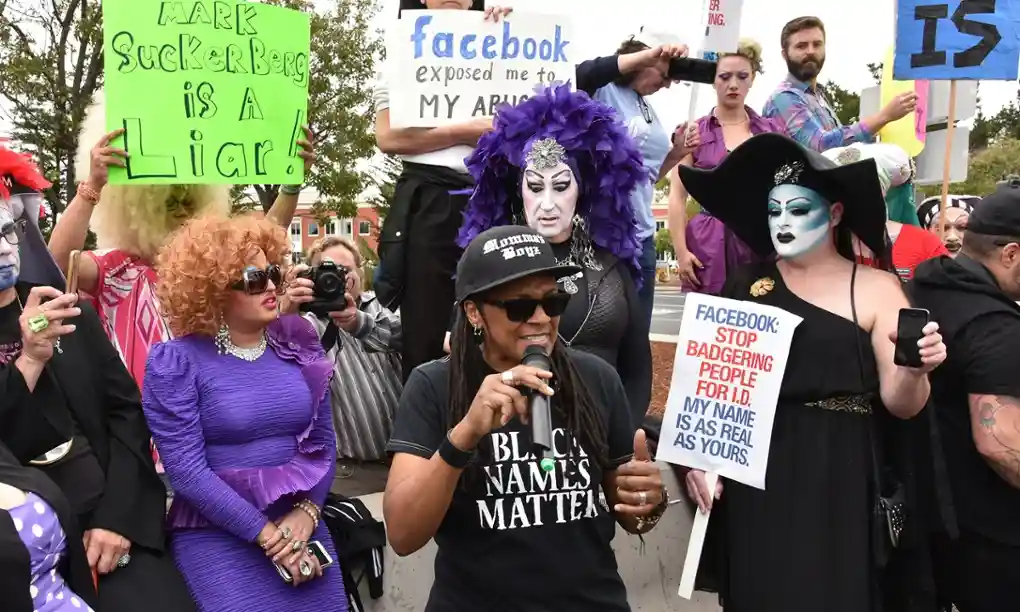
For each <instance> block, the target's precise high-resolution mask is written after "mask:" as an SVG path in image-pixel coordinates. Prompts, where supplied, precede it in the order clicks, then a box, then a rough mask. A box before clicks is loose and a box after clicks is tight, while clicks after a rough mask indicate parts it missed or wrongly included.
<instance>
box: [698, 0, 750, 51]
mask: <svg viewBox="0 0 1020 612" xmlns="http://www.w3.org/2000/svg"><path fill="white" fill-rule="evenodd" d="M705 5H706V6H705V8H706V10H705V38H704V40H703V41H702V43H701V54H702V57H704V58H705V59H708V60H713V61H714V60H716V59H718V55H719V54H720V53H735V52H736V50H737V45H738V43H739V42H740V15H741V13H742V12H743V10H744V0H707V2H706V3H705Z"/></svg>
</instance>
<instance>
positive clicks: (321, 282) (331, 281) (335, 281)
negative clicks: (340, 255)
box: [315, 270, 344, 298]
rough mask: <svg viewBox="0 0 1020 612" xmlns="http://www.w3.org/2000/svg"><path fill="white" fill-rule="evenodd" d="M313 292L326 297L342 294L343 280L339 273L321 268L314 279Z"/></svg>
mask: <svg viewBox="0 0 1020 612" xmlns="http://www.w3.org/2000/svg"><path fill="white" fill-rule="evenodd" d="M315 292H316V293H318V294H320V295H322V296H323V297H326V298H332V297H336V296H337V295H343V294H344V282H343V279H342V278H340V275H339V274H337V273H336V272H333V271H332V270H321V271H320V273H319V278H317V279H315Z"/></svg>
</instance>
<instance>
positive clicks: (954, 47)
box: [893, 0, 1020, 81]
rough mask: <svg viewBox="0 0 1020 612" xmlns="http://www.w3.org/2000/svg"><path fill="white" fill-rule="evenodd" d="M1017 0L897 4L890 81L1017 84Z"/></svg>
mask: <svg viewBox="0 0 1020 612" xmlns="http://www.w3.org/2000/svg"><path fill="white" fill-rule="evenodd" d="M1018 37H1020V0H959V1H945V2H939V0H898V4H897V11H896V58H895V61H894V62H893V77H894V78H895V79H897V80H900V81H908V80H914V79H926V80H932V81H938V80H947V81H948V80H957V79H983V80H994V81H1012V80H1016V78H1017V72H1018V67H1020V38H1018Z"/></svg>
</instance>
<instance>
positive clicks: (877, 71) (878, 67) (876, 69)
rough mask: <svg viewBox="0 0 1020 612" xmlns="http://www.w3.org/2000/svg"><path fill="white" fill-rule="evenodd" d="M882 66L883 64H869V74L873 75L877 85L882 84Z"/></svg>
mask: <svg viewBox="0 0 1020 612" xmlns="http://www.w3.org/2000/svg"><path fill="white" fill-rule="evenodd" d="M882 66H883V62H868V72H869V73H871V78H872V79H874V81H875V85H881V84H882Z"/></svg>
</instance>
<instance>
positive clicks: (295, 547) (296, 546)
mask: <svg viewBox="0 0 1020 612" xmlns="http://www.w3.org/2000/svg"><path fill="white" fill-rule="evenodd" d="M304 545H305V543H304V542H302V541H301V540H294V543H293V544H291V545H290V549H291V550H293V551H294V552H298V551H299V550H301V547H302V546H304Z"/></svg>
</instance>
